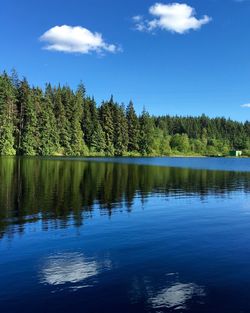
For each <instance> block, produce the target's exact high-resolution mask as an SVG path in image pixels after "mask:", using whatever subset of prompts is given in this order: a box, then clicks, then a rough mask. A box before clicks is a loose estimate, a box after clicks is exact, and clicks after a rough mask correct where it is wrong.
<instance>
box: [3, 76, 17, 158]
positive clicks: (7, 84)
mask: <svg viewBox="0 0 250 313" xmlns="http://www.w3.org/2000/svg"><path fill="white" fill-rule="evenodd" d="M14 118H15V98H14V89H13V86H12V84H11V81H10V79H9V78H8V76H7V75H6V74H5V73H4V75H3V76H0V155H15V154H16V151H15V149H14Z"/></svg>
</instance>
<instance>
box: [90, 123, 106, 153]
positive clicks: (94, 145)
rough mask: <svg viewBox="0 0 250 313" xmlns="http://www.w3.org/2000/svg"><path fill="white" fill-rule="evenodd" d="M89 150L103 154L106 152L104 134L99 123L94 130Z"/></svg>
mask: <svg viewBox="0 0 250 313" xmlns="http://www.w3.org/2000/svg"><path fill="white" fill-rule="evenodd" d="M90 149H91V151H93V152H97V153H98V152H100V153H104V152H105V151H106V142H105V133H104V131H103V130H102V127H101V125H100V123H99V122H97V124H96V126H95V129H94V132H93V135H92V139H91V146H90Z"/></svg>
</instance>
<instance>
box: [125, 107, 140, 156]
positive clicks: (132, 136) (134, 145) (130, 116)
mask: <svg viewBox="0 0 250 313" xmlns="http://www.w3.org/2000/svg"><path fill="white" fill-rule="evenodd" d="M126 116H127V123H128V151H131V152H132V151H138V149H139V145H138V142H139V134H140V130H139V127H140V125H139V121H138V117H137V115H136V113H135V109H134V105H133V102H132V101H130V102H129V105H128V106H127V110H126Z"/></svg>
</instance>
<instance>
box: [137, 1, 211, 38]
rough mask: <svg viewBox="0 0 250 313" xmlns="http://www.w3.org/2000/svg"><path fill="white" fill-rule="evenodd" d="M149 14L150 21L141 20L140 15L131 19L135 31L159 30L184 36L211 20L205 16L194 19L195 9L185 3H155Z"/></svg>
mask: <svg viewBox="0 0 250 313" xmlns="http://www.w3.org/2000/svg"><path fill="white" fill-rule="evenodd" d="M149 13H150V14H151V15H152V16H153V17H154V18H153V19H151V20H147V19H143V18H142V17H141V16H140V15H137V16H135V17H133V21H134V22H135V28H136V29H137V30H139V31H153V30H155V29H158V28H159V29H162V30H167V31H170V32H173V33H178V34H184V33H186V32H188V31H189V30H197V29H199V28H201V27H202V26H203V25H205V24H207V23H209V22H210V21H211V20H212V18H211V17H209V16H207V15H204V16H203V17H202V18H200V19H198V18H196V17H195V15H196V11H195V9H194V8H192V7H191V6H189V5H187V4H185V3H170V4H163V3H155V4H154V5H153V6H151V7H150V8H149ZM138 17H141V18H140V19H138Z"/></svg>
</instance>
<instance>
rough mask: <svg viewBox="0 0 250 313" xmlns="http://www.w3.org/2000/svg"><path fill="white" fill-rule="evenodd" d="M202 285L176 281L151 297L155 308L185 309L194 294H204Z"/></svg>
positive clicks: (150, 300)
mask: <svg viewBox="0 0 250 313" xmlns="http://www.w3.org/2000/svg"><path fill="white" fill-rule="evenodd" d="M204 295H205V293H204V290H203V288H202V287H199V286H197V285H196V284H192V283H189V284H182V283H176V284H174V285H173V286H171V287H168V288H165V289H162V290H161V291H160V292H159V293H157V294H156V295H155V296H153V297H151V298H150V299H149V302H150V303H151V304H152V307H153V308H154V309H159V308H172V309H176V310H177V309H185V307H186V304H187V301H189V300H191V299H192V298H193V297H194V296H204Z"/></svg>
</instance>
